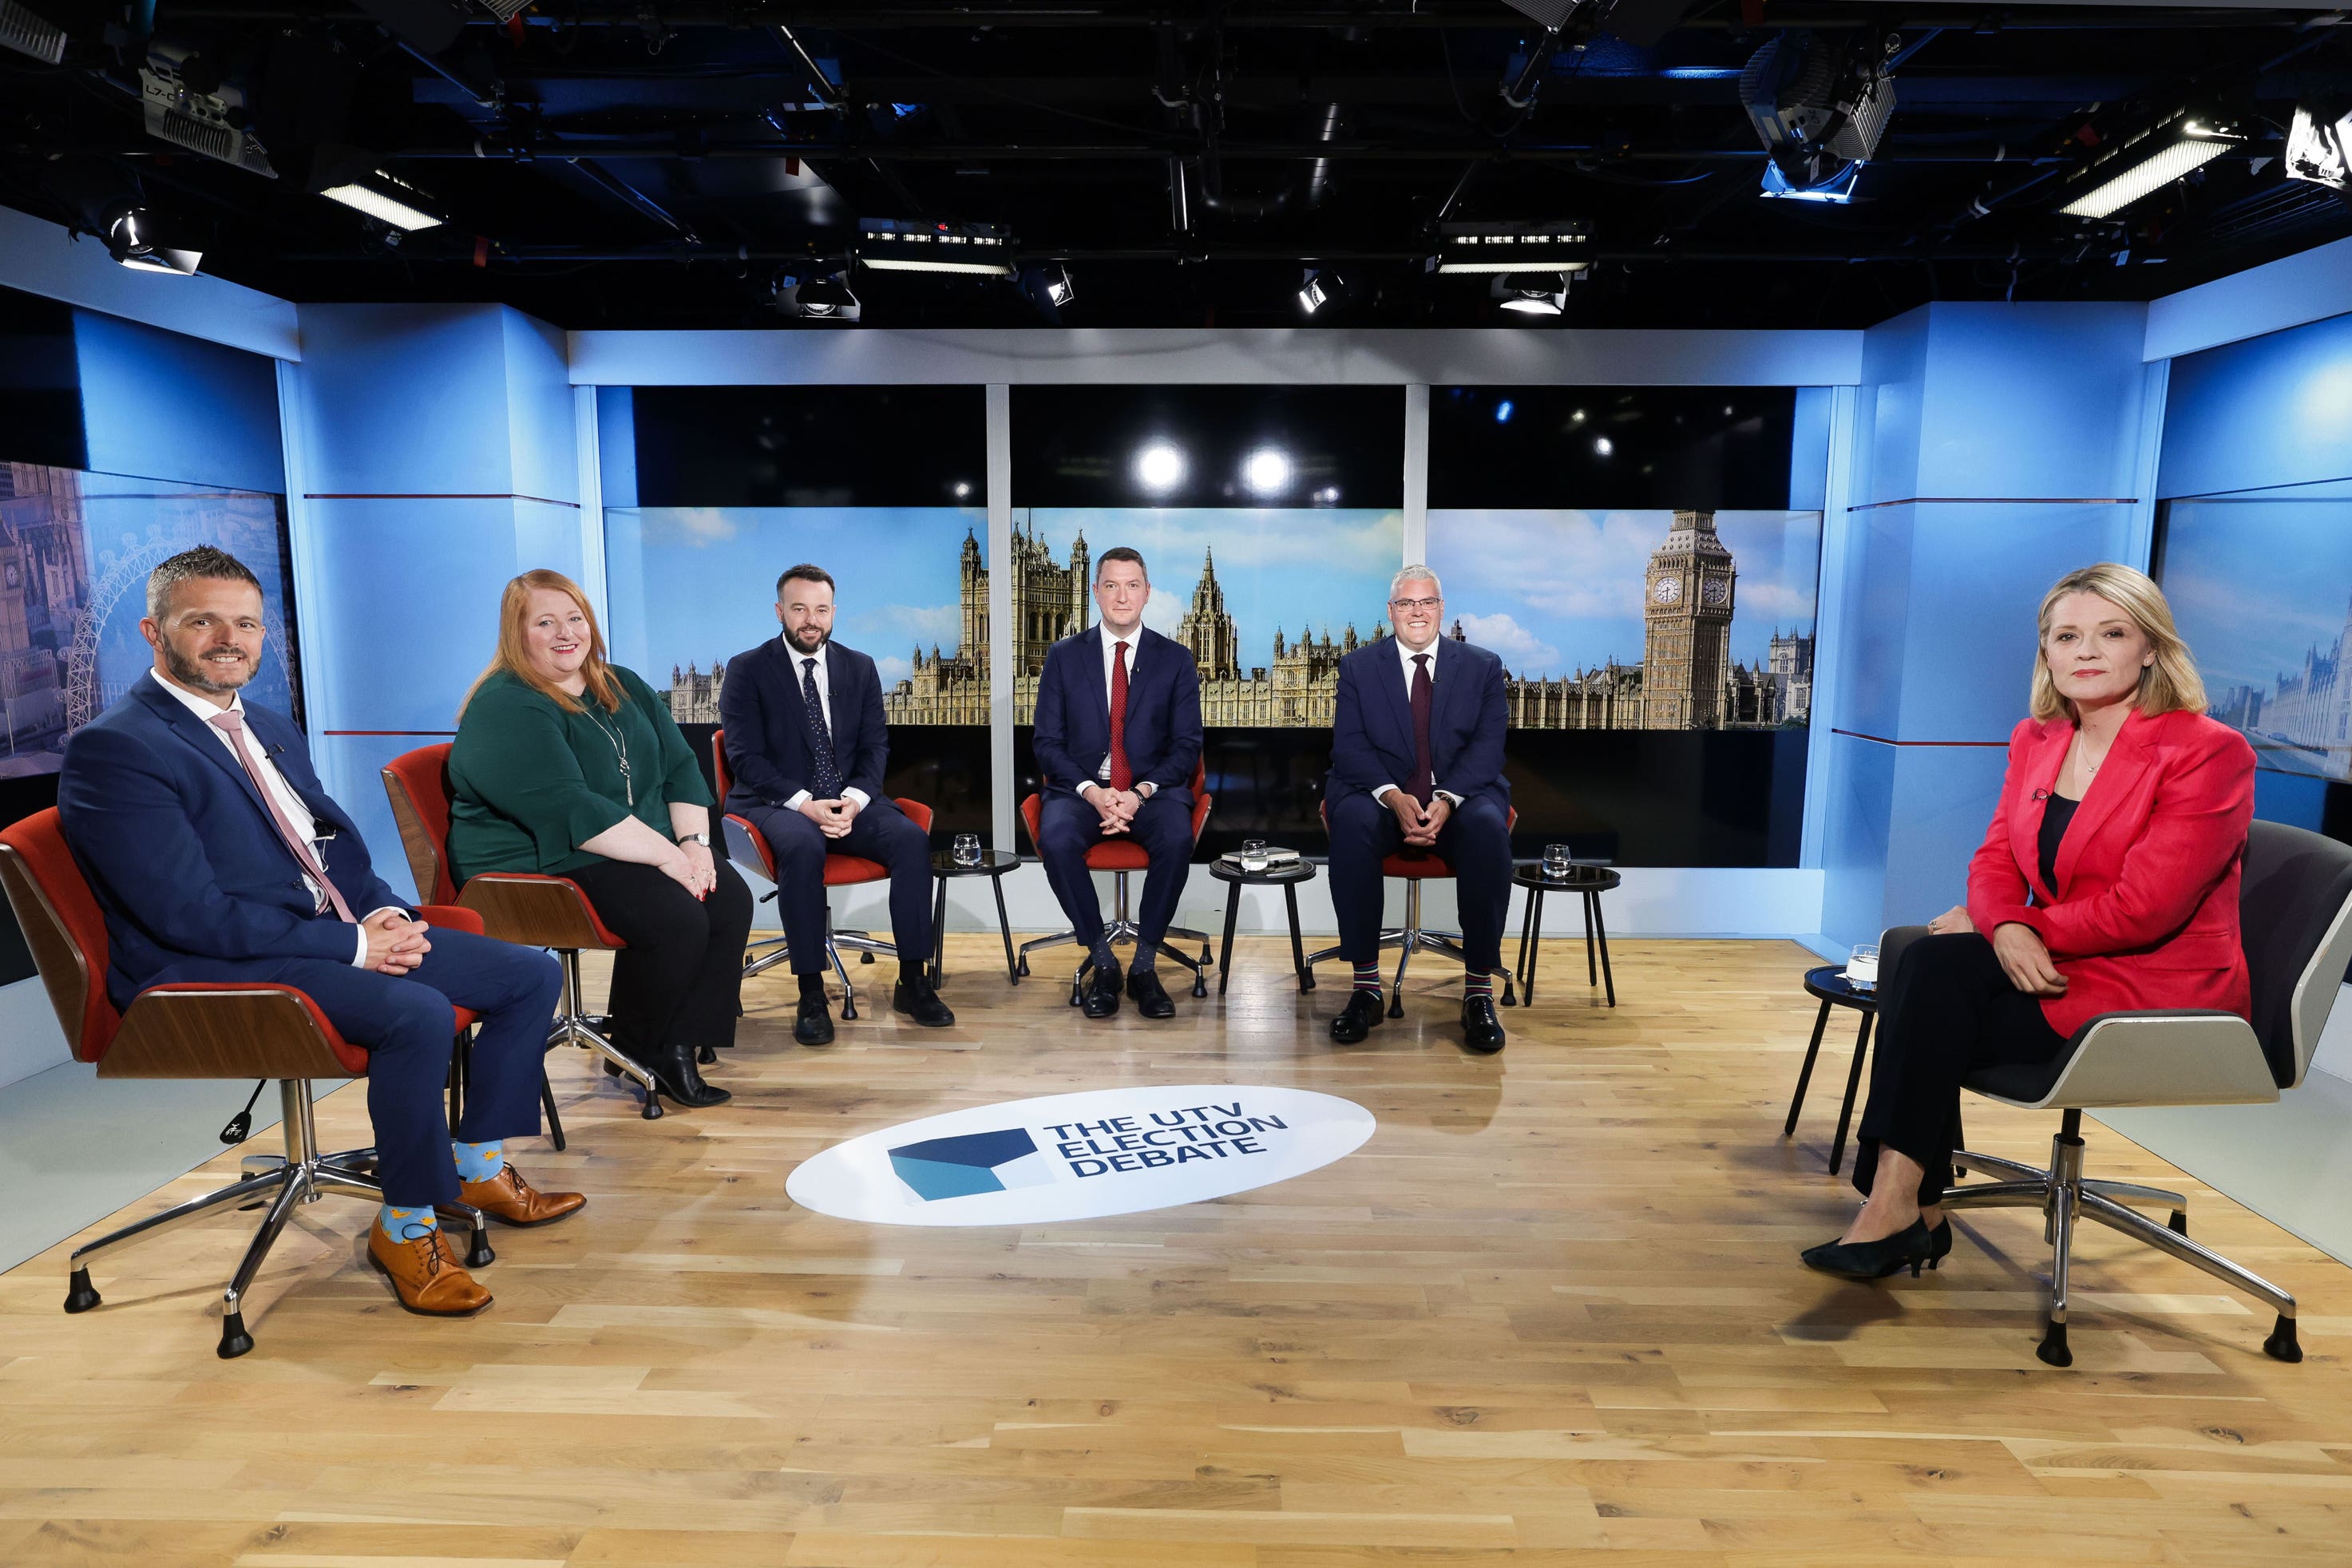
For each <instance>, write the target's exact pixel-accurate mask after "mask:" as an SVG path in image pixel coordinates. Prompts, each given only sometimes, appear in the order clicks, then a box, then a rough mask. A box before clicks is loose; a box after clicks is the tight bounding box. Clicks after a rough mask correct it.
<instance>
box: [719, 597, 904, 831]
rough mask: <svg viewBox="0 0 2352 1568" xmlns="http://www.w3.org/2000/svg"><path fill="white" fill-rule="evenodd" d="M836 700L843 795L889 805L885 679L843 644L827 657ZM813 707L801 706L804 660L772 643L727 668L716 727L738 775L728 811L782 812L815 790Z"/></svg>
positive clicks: (776, 639)
mask: <svg viewBox="0 0 2352 1568" xmlns="http://www.w3.org/2000/svg"><path fill="white" fill-rule="evenodd" d="M824 671H825V675H826V677H827V679H828V682H829V684H830V685H831V687H832V697H833V763H834V766H835V768H837V769H839V770H840V772H841V787H842V788H844V789H862V790H864V791H865V792H866V797H867V798H868V799H871V800H886V799H887V798H889V797H888V796H887V795H885V794H884V792H883V789H882V773H883V769H884V767H885V766H886V764H887V763H888V762H889V760H890V729H889V724H888V722H887V721H886V720H885V719H884V718H883V717H882V677H881V675H880V673H879V672H878V671H877V670H876V669H875V668H874V661H873V660H872V659H870V658H866V656H865V655H864V654H862V653H859V652H858V651H857V650H856V648H852V647H842V646H841V645H840V644H839V643H833V644H831V645H829V646H828V647H826V648H825V650H824ZM807 710H808V704H807V703H806V702H804V701H803V700H802V699H801V665H800V656H799V655H798V654H795V653H794V652H793V650H792V649H791V648H789V647H785V646H784V639H783V638H782V637H770V638H769V639H768V640H767V641H766V642H763V643H761V645H760V646H759V647H755V648H752V649H751V651H749V652H748V653H739V654H737V655H736V656H735V657H734V658H730V659H729V660H728V661H727V679H726V680H725V682H724V683H723V684H721V685H720V687H719V722H720V723H721V724H723V725H725V726H726V728H727V766H728V769H729V771H730V773H732V774H733V775H734V776H733V778H732V780H731V781H730V784H729V788H728V791H727V802H726V809H727V810H729V811H740V810H742V809H743V808H744V807H746V806H761V805H783V804H784V802H786V801H788V800H790V799H792V798H793V796H794V795H798V794H800V793H801V791H803V790H807V791H809V792H811V793H812V794H814V792H815V790H816V783H815V780H816V757H815V755H814V748H813V747H812V746H811V744H810V742H809V727H808V717H807Z"/></svg>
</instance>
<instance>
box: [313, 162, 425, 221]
mask: <svg viewBox="0 0 2352 1568" xmlns="http://www.w3.org/2000/svg"><path fill="white" fill-rule="evenodd" d="M319 194H320V195H322V196H324V197H326V198H327V199H328V200H329V201H331V202H341V203H342V204H343V205H345V206H347V207H350V208H351V209H352V211H354V212H361V213H365V214H366V215H367V216H370V217H372V218H373V219H375V220H376V221H377V222H378V223H384V224H390V225H391V226H393V227H394V228H397V229H404V230H406V231H407V232H409V233H411V234H414V233H415V232H416V231H417V230H418V229H421V228H439V227H440V226H441V222H442V220H441V218H440V216H438V215H437V214H436V213H434V212H433V211H432V210H431V209H430V207H429V206H428V205H427V198H426V197H425V195H424V194H423V193H422V192H420V191H419V190H417V188H416V187H415V186H414V185H412V184H409V183H408V182H407V181H405V180H402V179H395V178H394V176H392V175H390V174H385V173H384V172H383V170H382V169H370V170H368V171H367V172H366V173H365V174H362V175H360V176H359V177H358V178H356V179H352V180H346V181H343V182H342V183H341V184H333V185H329V186H328V187H327V188H326V189H325V190H323V191H320V193H319Z"/></svg>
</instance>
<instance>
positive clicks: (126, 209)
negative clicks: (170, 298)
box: [99, 201, 204, 278]
mask: <svg viewBox="0 0 2352 1568" xmlns="http://www.w3.org/2000/svg"><path fill="white" fill-rule="evenodd" d="M99 237H100V239H103V240H104V241H105V242H106V253H107V254H108V255H109V256H110V257H112V258H114V259H115V260H116V261H117V262H119V263H121V265H122V266H125V267H128V268H131V270H132V271H133V272H161V273H163V274H165V275H166V276H170V277H176V278H189V277H194V275H195V270H196V266H197V264H198V263H199V262H201V261H202V260H203V259H204V253H203V252H202V251H197V250H182V249H179V248H177V247H171V246H165V245H162V244H159V243H158V242H157V239H156V233H155V220H154V216H153V215H152V213H150V212H149V211H148V210H147V208H146V207H144V206H142V205H140V204H138V203H136V202H131V201H121V202H117V203H116V204H114V205H113V206H111V207H110V208H109V209H108V211H107V214H106V218H105V222H104V225H103V226H102V227H101V229H100V234H99Z"/></svg>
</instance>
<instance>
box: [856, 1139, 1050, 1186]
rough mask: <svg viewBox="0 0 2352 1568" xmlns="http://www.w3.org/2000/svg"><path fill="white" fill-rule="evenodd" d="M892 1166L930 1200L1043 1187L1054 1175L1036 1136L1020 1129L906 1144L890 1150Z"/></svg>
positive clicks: (903, 1178) (900, 1177) (907, 1182)
mask: <svg viewBox="0 0 2352 1568" xmlns="http://www.w3.org/2000/svg"><path fill="white" fill-rule="evenodd" d="M890 1168H891V1169H892V1170H893V1171H896V1172H897V1173H898V1179H899V1180H900V1181H902V1182H904V1183H906V1184H908V1186H910V1187H912V1188H914V1189H915V1195H916V1196H917V1197H919V1198H921V1199H923V1200H924V1201H925V1202H926V1203H929V1202H930V1201H932V1200H934V1199H938V1198H961V1197H966V1196H969V1195H970V1194H973V1193H1003V1192H1009V1191H1011V1190H1012V1189H1013V1188H1014V1187H1042V1186H1045V1185H1047V1184H1050V1183H1051V1182H1052V1181H1053V1179H1054V1173H1053V1172H1052V1171H1051V1170H1050V1169H1048V1168H1047V1166H1046V1164H1045V1156H1044V1155H1043V1154H1040V1153H1039V1152H1037V1142H1036V1140H1034V1139H1033V1138H1031V1137H1030V1136H1029V1134H1028V1133H1027V1132H1026V1131H1024V1130H1023V1129H1021V1128H1018V1127H1008V1128H1005V1129H1003V1131H996V1132H967V1133H965V1134H964V1135H963V1136H961V1137H960V1138H927V1139H925V1140H924V1141H923V1142H920V1143H908V1144H903V1145H901V1146H900V1147H898V1148H896V1149H893V1150H891V1151H890Z"/></svg>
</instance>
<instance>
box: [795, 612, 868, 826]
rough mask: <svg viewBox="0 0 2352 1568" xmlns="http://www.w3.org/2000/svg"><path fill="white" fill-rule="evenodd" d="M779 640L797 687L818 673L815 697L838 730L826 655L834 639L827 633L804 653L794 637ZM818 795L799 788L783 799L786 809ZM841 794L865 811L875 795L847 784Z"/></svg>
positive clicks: (837, 761)
mask: <svg viewBox="0 0 2352 1568" xmlns="http://www.w3.org/2000/svg"><path fill="white" fill-rule="evenodd" d="M776 640H777V641H779V642H781V643H782V644H783V645H784V653H785V656H786V657H787V658H790V659H791V660H792V661H793V689H796V690H797V689H799V687H800V685H801V682H802V680H803V678H805V677H806V676H808V675H809V674H811V673H814V675H815V676H816V701H817V706H818V707H819V708H821V709H823V710H824V732H825V733H826V734H828V735H831V734H834V733H835V730H834V727H833V661H832V660H831V659H830V658H826V657H825V656H826V655H827V654H830V653H831V652H832V651H833V639H832V638H831V637H827V638H825V640H824V642H822V643H819V644H818V645H817V650H816V651H815V652H814V653H803V652H802V651H801V650H800V649H798V648H796V647H793V640H792V638H790V637H784V636H782V634H779V635H778V637H777V639H776ZM812 658H813V659H814V660H816V668H815V670H814V672H812V671H810V670H808V669H807V668H804V666H805V665H806V662H807V661H808V660H810V659H812ZM833 765H834V766H835V767H836V768H838V767H839V766H840V765H841V753H840V752H839V751H835V752H834V754H833ZM815 798H816V797H815V796H814V795H811V794H810V793H809V792H808V791H806V790H797V791H795V792H793V797H792V798H791V799H790V800H788V801H786V802H784V809H785V810H786V811H798V810H799V809H800V808H801V807H802V806H803V805H805V804H807V803H808V802H809V801H812V800H814V799H815ZM841 798H842V799H844V800H846V801H852V802H855V803H856V806H857V809H858V810H860V811H864V810H865V809H866V802H867V801H868V800H871V799H872V798H873V797H872V796H871V795H867V794H866V792H865V791H864V790H862V789H848V788H845V789H843V790H842V792H841Z"/></svg>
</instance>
